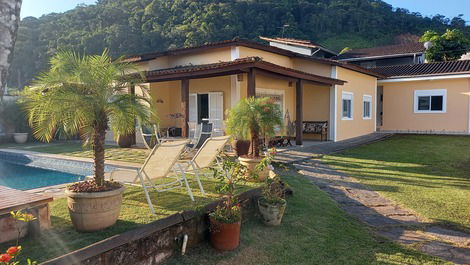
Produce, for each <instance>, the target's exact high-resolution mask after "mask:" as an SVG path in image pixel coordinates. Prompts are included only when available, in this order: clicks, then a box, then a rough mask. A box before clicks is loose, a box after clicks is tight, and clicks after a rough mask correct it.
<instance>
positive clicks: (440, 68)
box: [373, 60, 470, 134]
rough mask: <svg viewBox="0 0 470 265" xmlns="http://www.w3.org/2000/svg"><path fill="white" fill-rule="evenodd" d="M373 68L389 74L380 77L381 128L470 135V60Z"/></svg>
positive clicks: (378, 105) (379, 110) (379, 105)
mask: <svg viewBox="0 0 470 265" xmlns="http://www.w3.org/2000/svg"><path fill="white" fill-rule="evenodd" d="M373 70H374V71H375V72H378V73H380V74H382V75H384V76H385V77H386V78H382V79H379V80H378V98H379V102H378V104H377V113H378V114H379V115H378V129H379V130H381V131H389V132H401V133H435V134H470V60H461V61H454V62H440V63H425V64H414V65H398V66H388V67H378V68H374V69H373ZM381 113H383V114H382V115H381Z"/></svg>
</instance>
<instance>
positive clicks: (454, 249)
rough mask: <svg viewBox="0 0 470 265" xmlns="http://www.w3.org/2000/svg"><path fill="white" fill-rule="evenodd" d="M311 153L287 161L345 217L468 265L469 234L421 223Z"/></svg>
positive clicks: (339, 146)
mask: <svg viewBox="0 0 470 265" xmlns="http://www.w3.org/2000/svg"><path fill="white" fill-rule="evenodd" d="M374 138H375V136H374V137H368V139H369V140H370V139H374ZM377 139H379V138H377ZM377 139H376V140H377ZM380 139H383V138H380ZM364 141H365V140H364V139H363V140H361V141H355V143H356V144H354V142H353V141H351V142H350V144H345V143H342V144H341V145H338V146H336V147H335V146H330V147H328V149H327V148H324V149H323V150H315V151H316V152H322V154H328V153H331V152H335V151H336V150H341V148H344V146H351V147H352V146H356V145H357V143H362V144H363V143H364ZM368 142H370V141H368ZM302 153H306V151H305V150H304V151H302ZM314 154H316V153H310V155H305V154H302V156H303V157H304V158H302V159H292V160H291V161H290V162H291V163H293V164H294V166H296V167H297V169H299V170H300V173H302V174H303V175H305V176H307V177H309V178H310V179H311V180H312V182H313V183H314V184H316V185H317V186H318V187H319V188H320V189H321V190H323V191H325V192H326V193H328V194H329V195H330V196H331V198H332V199H334V200H335V201H336V202H337V203H338V205H339V206H340V207H341V208H342V209H343V210H344V211H346V212H347V213H348V214H350V215H352V216H353V217H355V218H357V219H358V220H359V221H361V222H363V223H365V224H366V225H368V226H369V227H371V228H372V229H373V230H374V231H375V232H377V233H378V234H379V235H381V236H383V237H385V238H388V239H390V240H393V241H395V242H398V243H401V244H404V245H408V246H411V247H414V248H416V249H418V250H420V251H422V252H425V253H427V254H429V255H433V256H437V257H441V258H443V259H445V260H449V261H452V262H454V263H457V264H470V234H466V233H463V232H460V231H455V230H451V229H448V228H445V227H441V226H437V225H434V224H432V223H427V222H425V221H424V220H421V219H420V218H419V217H418V216H417V215H415V214H414V213H413V212H412V211H410V210H408V209H404V208H402V207H400V206H398V205H396V204H395V203H394V202H393V201H391V200H388V199H386V198H384V197H382V196H381V195H380V194H378V193H377V192H375V191H372V190H369V189H368V188H367V187H366V186H364V185H362V184H360V183H359V182H358V181H357V180H356V179H354V178H351V177H348V176H347V175H345V174H343V173H340V172H338V171H336V170H334V169H332V168H330V167H329V166H327V165H325V164H322V163H321V162H320V161H318V160H314V159H309V160H307V159H308V158H307V157H312V156H313V155H314Z"/></svg>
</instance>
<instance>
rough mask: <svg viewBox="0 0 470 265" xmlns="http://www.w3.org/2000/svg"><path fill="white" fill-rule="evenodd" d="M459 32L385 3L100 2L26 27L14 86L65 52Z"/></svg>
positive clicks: (360, 42)
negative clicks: (242, 40) (262, 38)
mask: <svg viewBox="0 0 470 265" xmlns="http://www.w3.org/2000/svg"><path fill="white" fill-rule="evenodd" d="M447 27H457V28H460V29H461V30H463V31H464V32H465V33H466V34H467V35H470V27H468V26H465V22H464V21H463V20H462V19H461V18H458V17H457V18H454V19H451V20H450V19H447V18H445V17H443V16H435V17H433V18H428V17H422V16H421V15H420V14H418V13H410V12H409V11H407V10H405V9H392V7H391V6H390V5H388V4H387V3H385V2H383V1H381V0H234V1H232V0H197V1H196V0H99V1H98V3H97V4H96V5H91V6H78V7H77V8H75V9H73V10H71V11H68V12H66V13H63V14H49V15H46V16H42V17H41V18H39V19H36V18H32V17H27V18H24V19H23V21H22V22H21V24H20V29H19V33H18V34H19V35H18V40H17V44H16V49H15V53H14V61H13V65H12V67H11V70H10V77H9V86H10V87H22V86H24V85H26V84H28V82H29V81H30V80H31V79H32V78H33V77H34V76H35V75H37V74H38V73H39V72H40V71H43V70H44V69H45V68H46V67H47V61H48V58H49V57H50V56H51V55H52V54H54V53H55V52H56V51H57V50H58V49H70V48H72V49H75V50H76V51H80V52H86V53H89V54H92V53H101V52H102V51H103V49H104V48H108V49H109V50H110V53H111V55H113V56H118V55H124V54H134V53H143V52H150V51H156V50H164V49H168V48H173V47H182V46H190V45H194V44H202V43H206V42H211V41H219V40H226V39H232V38H234V37H240V38H246V39H253V40H257V38H258V36H260V35H263V36H281V35H283V36H284V37H293V38H299V39H310V40H313V41H316V42H320V43H323V44H324V45H325V46H327V47H329V48H332V49H338V50H339V49H341V48H344V47H346V46H347V47H368V46H374V45H379V44H386V43H390V42H391V41H393V39H394V37H395V36H397V35H399V34H406V33H411V34H418V35H421V34H422V33H423V32H424V31H425V30H427V29H434V30H437V31H443V30H445V28H447Z"/></svg>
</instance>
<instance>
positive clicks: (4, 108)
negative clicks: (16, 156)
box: [0, 100, 30, 144]
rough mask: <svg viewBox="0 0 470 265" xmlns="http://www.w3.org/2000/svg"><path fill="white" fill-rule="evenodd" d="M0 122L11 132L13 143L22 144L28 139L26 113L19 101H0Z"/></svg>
mask: <svg viewBox="0 0 470 265" xmlns="http://www.w3.org/2000/svg"><path fill="white" fill-rule="evenodd" d="M0 123H2V124H3V126H4V127H5V128H7V130H9V131H10V132H13V140H15V143H17V144H24V143H26V142H27V141H28V136H29V131H30V128H29V126H28V121H27V120H26V113H25V112H24V111H23V108H22V107H21V103H20V102H19V101H17V100H15V101H5V102H2V103H1V105H0Z"/></svg>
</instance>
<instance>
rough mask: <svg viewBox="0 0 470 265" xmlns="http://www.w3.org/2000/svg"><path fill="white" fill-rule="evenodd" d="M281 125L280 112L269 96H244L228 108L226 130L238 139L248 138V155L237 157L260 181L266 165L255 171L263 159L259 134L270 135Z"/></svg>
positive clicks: (266, 169) (264, 174)
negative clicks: (232, 106) (244, 97)
mask: <svg viewBox="0 0 470 265" xmlns="http://www.w3.org/2000/svg"><path fill="white" fill-rule="evenodd" d="M278 126H282V114H281V111H280V109H279V106H278V105H276V104H274V103H272V101H271V99H270V98H255V97H251V98H246V99H243V100H241V101H240V102H239V103H238V104H237V105H236V106H235V107H234V108H232V109H231V110H230V113H229V118H228V120H227V130H228V132H229V133H230V134H232V135H235V136H237V137H238V138H240V139H245V140H250V149H249V152H248V155H243V156H240V157H239V160H240V163H242V164H243V165H245V166H246V167H247V168H248V172H249V174H251V175H257V176H258V179H259V180H260V181H262V180H264V179H265V178H266V177H267V176H268V174H269V170H268V167H265V168H264V169H263V170H262V171H257V170H256V166H257V165H258V164H259V163H260V162H261V161H262V160H263V158H264V155H261V154H260V136H261V135H263V136H264V137H271V136H273V135H274V134H275V128H276V127H278Z"/></svg>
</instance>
